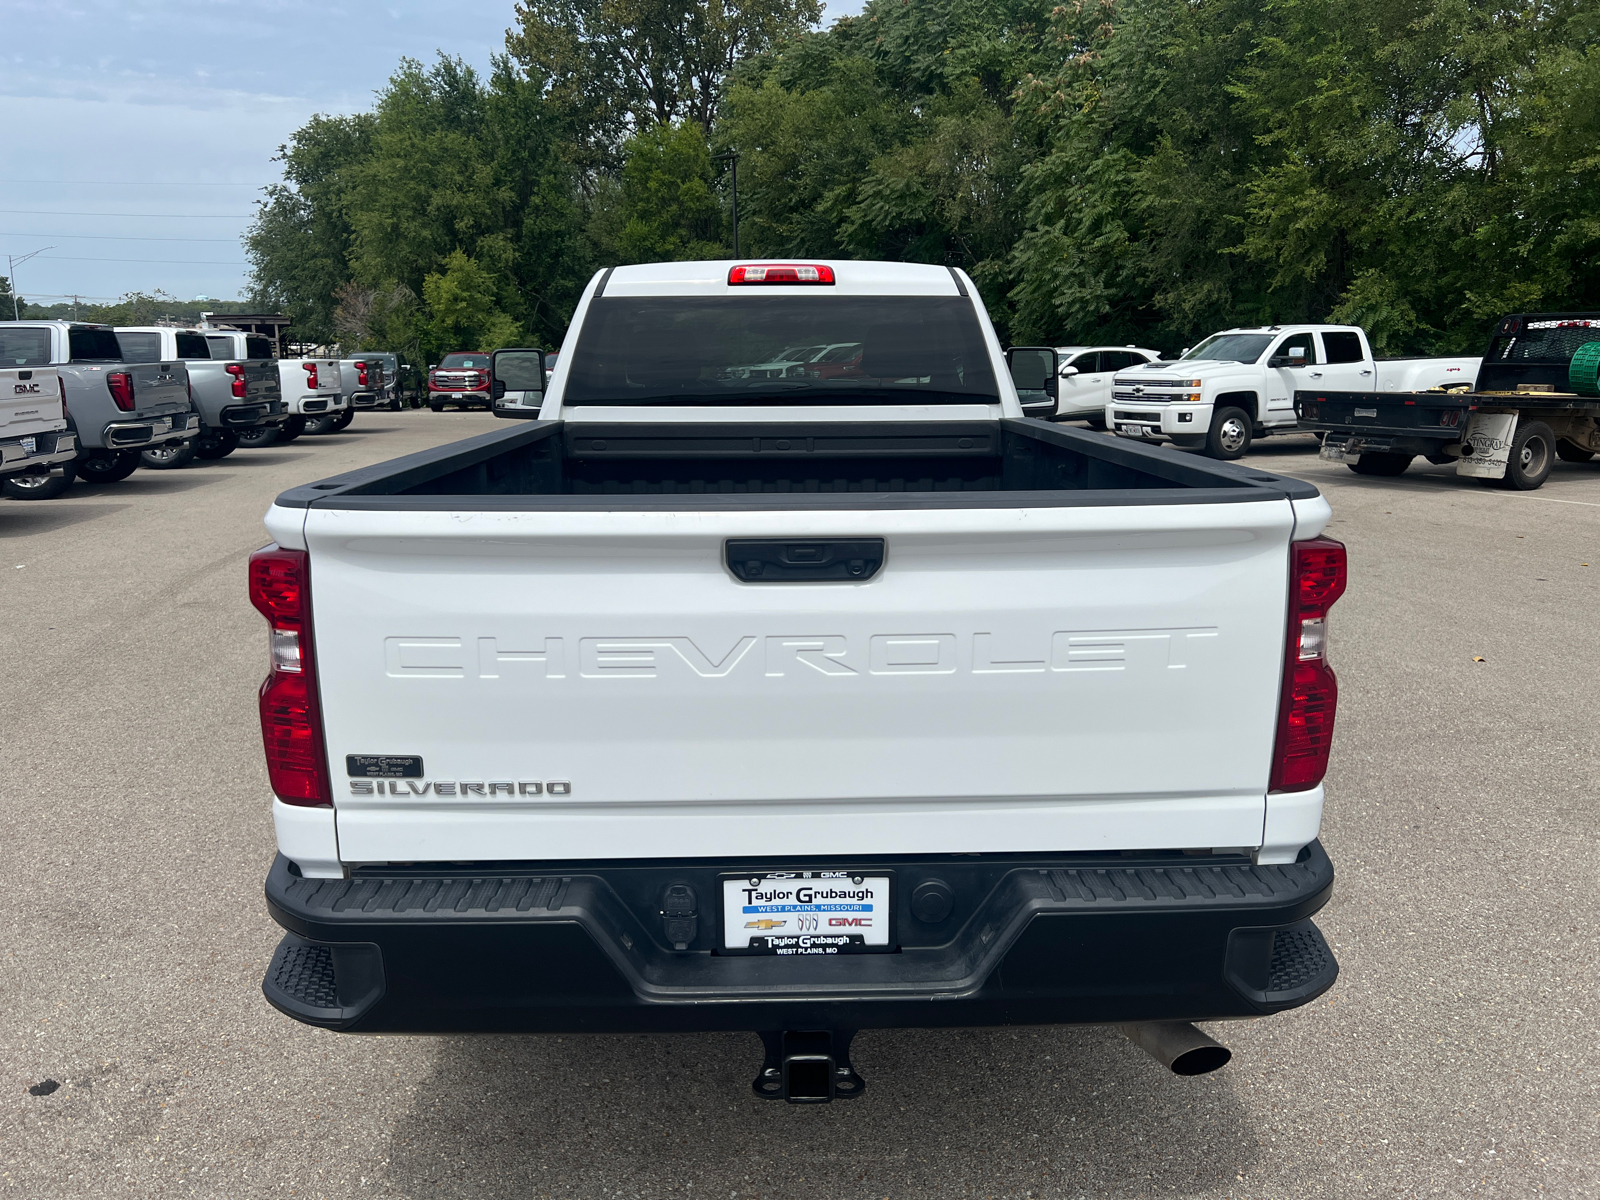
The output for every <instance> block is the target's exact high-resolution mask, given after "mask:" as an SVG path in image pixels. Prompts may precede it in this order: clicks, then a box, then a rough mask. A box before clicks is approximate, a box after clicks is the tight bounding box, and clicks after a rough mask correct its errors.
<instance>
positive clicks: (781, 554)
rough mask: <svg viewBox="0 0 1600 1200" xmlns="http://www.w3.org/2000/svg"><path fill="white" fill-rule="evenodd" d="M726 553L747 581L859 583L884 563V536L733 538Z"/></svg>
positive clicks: (733, 568)
mask: <svg viewBox="0 0 1600 1200" xmlns="http://www.w3.org/2000/svg"><path fill="white" fill-rule="evenodd" d="M723 554H724V559H725V561H726V562H727V564H728V570H730V571H732V572H733V576H734V578H735V579H738V580H740V581H742V582H744V583H859V582H861V581H862V580H865V579H871V578H872V577H873V576H874V575H876V574H877V573H878V569H879V568H880V567H882V566H883V539H882V538H804V539H800V538H729V539H728V541H727V542H725V543H724V548H723Z"/></svg>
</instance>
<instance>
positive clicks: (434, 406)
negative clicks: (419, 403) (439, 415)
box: [428, 400, 444, 412]
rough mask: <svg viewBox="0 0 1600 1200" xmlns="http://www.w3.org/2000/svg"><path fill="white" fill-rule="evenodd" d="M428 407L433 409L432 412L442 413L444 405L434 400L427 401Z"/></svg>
mask: <svg viewBox="0 0 1600 1200" xmlns="http://www.w3.org/2000/svg"><path fill="white" fill-rule="evenodd" d="M428 407H429V408H431V409H433V411H434V412H443V411H444V405H443V404H441V403H439V402H437V401H434V400H430V401H428Z"/></svg>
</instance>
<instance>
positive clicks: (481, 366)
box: [439, 354, 489, 371]
mask: <svg viewBox="0 0 1600 1200" xmlns="http://www.w3.org/2000/svg"><path fill="white" fill-rule="evenodd" d="M439 366H440V368H441V369H448V368H452V367H456V368H476V369H477V370H479V371H487V370H488V369H489V356H488V355H487V354H446V355H445V356H444V357H443V358H441V359H440V360H439Z"/></svg>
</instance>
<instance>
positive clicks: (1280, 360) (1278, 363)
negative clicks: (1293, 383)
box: [1267, 346, 1310, 367]
mask: <svg viewBox="0 0 1600 1200" xmlns="http://www.w3.org/2000/svg"><path fill="white" fill-rule="evenodd" d="M1309 357H1310V356H1309V355H1307V354H1306V351H1305V347H1304V346H1291V347H1289V349H1288V351H1287V352H1286V353H1283V354H1274V355H1273V356H1272V357H1271V358H1269V359H1267V366H1269V367H1303V366H1305V365H1306V361H1307V359H1308V358H1309Z"/></svg>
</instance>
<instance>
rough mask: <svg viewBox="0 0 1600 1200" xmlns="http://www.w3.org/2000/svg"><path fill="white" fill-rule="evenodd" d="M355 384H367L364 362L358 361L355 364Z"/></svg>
mask: <svg viewBox="0 0 1600 1200" xmlns="http://www.w3.org/2000/svg"><path fill="white" fill-rule="evenodd" d="M356 386H357V387H366V386H367V364H366V363H364V362H358V363H357V364H356Z"/></svg>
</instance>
